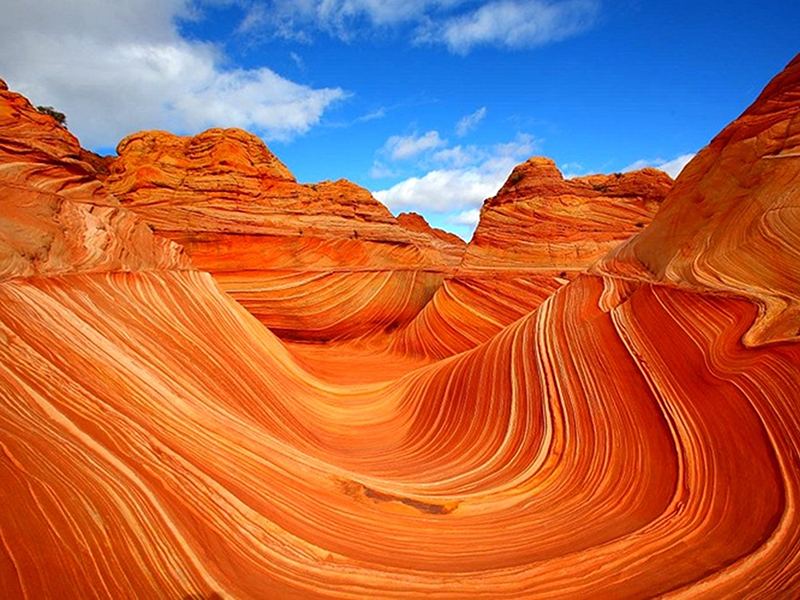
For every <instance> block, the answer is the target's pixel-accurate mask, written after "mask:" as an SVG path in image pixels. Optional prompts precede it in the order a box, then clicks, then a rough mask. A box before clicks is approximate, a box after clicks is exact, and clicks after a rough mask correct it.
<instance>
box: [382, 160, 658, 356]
mask: <svg viewBox="0 0 800 600" xmlns="http://www.w3.org/2000/svg"><path fill="white" fill-rule="evenodd" d="M671 187H672V179H671V178H670V177H669V175H667V174H666V173H664V172H662V171H658V170H656V169H642V170H639V171H634V172H632V173H616V174H613V175H589V176H585V177H576V178H573V179H567V180H565V179H564V177H563V176H562V175H561V172H560V171H559V170H558V168H557V167H556V165H555V163H554V162H553V161H552V160H550V159H548V158H532V159H530V160H528V161H527V162H525V163H523V164H521V165H519V166H517V167H516V168H515V169H514V171H513V172H512V173H511V175H510V176H509V178H508V180H507V181H506V183H505V185H504V186H503V187H502V188H501V189H500V191H499V192H498V194H497V195H496V196H494V197H493V198H489V199H488V200H486V201H485V202H484V204H483V208H482V210H481V216H480V222H479V223H478V227H477V229H476V231H475V234H474V236H473V238H472V240H471V241H470V243H469V245H468V246H467V249H466V252H465V253H464V256H463V259H462V261H461V263H460V265H459V267H458V269H457V270H456V272H455V274H454V276H453V277H451V278H448V279H446V280H445V281H444V283H443V285H442V287H441V288H440V289H439V290H438V291H437V292H436V294H435V295H434V296H433V298H432V300H431V302H429V303H428V304H427V305H426V306H425V307H424V308H423V310H422V311H421V312H420V314H419V315H418V317H417V318H416V319H415V320H414V321H413V322H411V323H409V325H408V326H406V327H405V328H404V329H403V331H402V332H401V333H400V334H399V335H396V336H394V340H393V342H392V345H393V348H395V349H396V350H397V351H399V352H403V353H414V354H420V355H423V356H430V357H434V358H444V357H446V356H451V355H453V354H457V353H459V352H463V351H464V350H468V349H470V348H474V347H475V346H477V345H478V344H480V343H483V342H485V341H487V340H488V339H489V338H491V337H492V336H493V335H495V334H496V333H498V332H499V331H500V330H501V329H502V328H503V327H505V326H507V325H509V324H511V323H513V322H514V321H516V320H517V319H520V318H521V317H523V316H524V315H526V314H528V313H529V312H531V311H532V310H534V309H535V308H537V307H538V306H539V305H540V304H541V303H542V302H543V301H544V300H545V299H546V298H547V297H548V296H550V295H552V294H553V293H554V292H555V291H556V290H558V289H559V288H560V287H561V286H562V285H564V284H566V283H567V282H568V281H570V280H572V279H574V278H575V277H576V276H577V275H579V274H580V273H582V272H584V271H585V270H586V269H587V268H588V267H590V266H591V265H592V264H594V263H595V262H596V261H597V260H598V259H600V258H601V257H603V256H604V255H605V254H607V253H608V252H609V251H610V250H612V249H613V248H614V247H615V246H617V245H618V244H619V243H620V242H622V241H624V240H627V239H628V238H629V237H631V236H632V235H634V234H636V233H638V232H639V231H641V230H642V229H643V228H644V227H645V226H646V225H647V224H648V223H650V221H651V220H652V218H653V215H655V213H656V211H657V210H658V207H659V205H660V203H661V201H662V200H663V199H664V197H665V196H666V194H667V192H668V191H669V190H670V189H671Z"/></svg>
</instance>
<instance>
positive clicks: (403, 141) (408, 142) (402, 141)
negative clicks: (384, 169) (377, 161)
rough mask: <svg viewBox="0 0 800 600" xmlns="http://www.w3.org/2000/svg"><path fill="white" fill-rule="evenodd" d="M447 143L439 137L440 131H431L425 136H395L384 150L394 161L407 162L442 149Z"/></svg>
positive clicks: (387, 142) (389, 140) (388, 141)
mask: <svg viewBox="0 0 800 600" xmlns="http://www.w3.org/2000/svg"><path fill="white" fill-rule="evenodd" d="M446 144H447V142H446V141H445V140H443V139H442V138H440V137H439V132H438V131H429V132H427V133H425V134H423V135H417V134H415V133H414V134H411V135H393V136H392V137H390V138H389V139H388V140H386V144H385V145H384V150H385V151H386V153H387V154H388V155H389V156H390V157H391V159H392V160H407V159H409V158H414V157H415V156H417V155H419V154H421V153H423V152H425V151H427V150H433V149H435V148H441V147H442V146H444V145H446Z"/></svg>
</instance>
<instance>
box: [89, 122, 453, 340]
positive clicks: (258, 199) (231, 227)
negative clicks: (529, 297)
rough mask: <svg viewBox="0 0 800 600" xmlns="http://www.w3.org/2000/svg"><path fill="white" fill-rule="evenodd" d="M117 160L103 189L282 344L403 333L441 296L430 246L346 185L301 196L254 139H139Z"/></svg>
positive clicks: (227, 133) (157, 135) (210, 134)
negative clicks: (383, 331) (206, 273)
mask: <svg viewBox="0 0 800 600" xmlns="http://www.w3.org/2000/svg"><path fill="white" fill-rule="evenodd" d="M117 152H118V154H119V156H118V157H117V158H116V159H115V160H113V161H112V162H111V163H110V166H109V174H108V176H107V177H106V178H105V184H106V186H107V187H108V189H109V190H110V191H111V192H112V193H113V194H114V195H115V196H116V197H117V198H119V199H120V200H121V201H122V203H123V204H124V205H125V206H126V207H128V208H130V209H131V210H132V211H134V212H135V213H137V214H138V215H139V216H140V217H141V218H142V219H143V220H144V221H145V222H147V223H148V224H149V225H150V226H151V227H152V228H153V229H154V231H155V232H156V233H158V234H159V235H163V236H165V237H168V238H169V239H171V240H174V241H175V242H178V243H179V244H180V245H181V246H182V247H183V248H185V250H186V252H187V254H188V255H189V256H190V257H191V259H192V262H193V264H194V265H195V266H196V267H197V268H198V269H202V270H205V271H209V272H210V273H212V274H213V275H214V277H215V278H216V280H217V281H218V283H219V284H220V285H221V286H222V288H223V289H224V290H225V291H226V292H228V293H230V294H231V295H232V296H233V297H234V298H236V299H237V300H238V301H239V302H241V303H242V305H244V306H245V307H246V308H247V309H248V310H249V311H250V312H251V313H253V314H254V315H255V316H256V317H258V318H259V319H260V320H261V321H262V322H263V323H264V324H265V325H267V326H268V327H270V328H271V329H272V330H273V331H275V332H277V333H279V334H280V335H281V336H283V337H286V338H287V339H295V340H305V341H314V340H316V341H324V340H330V339H339V338H351V337H358V336H360V335H363V334H365V333H367V332H372V331H374V330H376V329H378V330H380V329H390V330H391V329H394V328H397V327H399V326H400V325H402V324H404V323H406V322H408V321H410V320H411V319H412V318H413V317H414V315H416V313H417V312H418V311H419V310H420V308H421V307H422V306H424V305H425V304H426V303H427V301H428V300H429V299H430V297H431V295H432V294H433V293H434V292H435V290H436V289H437V288H438V287H439V286H440V285H441V282H442V278H443V274H444V272H445V271H446V269H447V266H446V261H445V259H444V258H443V257H442V254H441V253H440V252H439V250H438V249H437V247H436V246H434V238H432V236H430V235H428V234H426V233H419V232H416V231H412V230H408V229H405V228H403V227H401V226H400V225H399V224H398V223H397V221H396V220H395V218H394V217H393V216H392V215H391V213H390V212H389V211H388V210H387V209H386V207H385V206H383V205H382V204H381V203H380V202H378V201H377V200H375V199H374V198H373V197H372V196H371V195H370V193H369V192H368V191H367V190H365V189H363V188H361V187H359V186H356V185H355V184H352V183H350V182H348V181H344V180H340V181H335V182H331V181H326V182H322V183H318V184H312V185H300V184H298V183H297V182H296V181H295V179H294V177H293V176H292V174H291V173H290V172H289V170H288V169H287V168H286V167H285V166H284V165H283V164H282V163H281V162H280V161H279V160H278V159H277V158H276V157H275V156H274V155H273V154H272V153H271V152H270V151H269V150H268V149H267V148H266V146H265V145H264V144H263V142H261V141H260V140H259V139H258V138H256V137H255V136H253V135H251V134H249V133H246V132H244V131H241V130H238V129H225V130H223V129H211V130H209V131H206V132H204V133H201V134H199V135H196V136H194V137H179V136H175V135H171V134H168V133H165V132H157V131H155V132H153V131H151V132H142V133H137V134H135V135H132V136H129V137H127V138H126V139H124V140H123V141H122V142H120V144H119V146H118V148H117ZM437 244H438V245H439V246H441V245H443V244H441V243H438V240H437Z"/></svg>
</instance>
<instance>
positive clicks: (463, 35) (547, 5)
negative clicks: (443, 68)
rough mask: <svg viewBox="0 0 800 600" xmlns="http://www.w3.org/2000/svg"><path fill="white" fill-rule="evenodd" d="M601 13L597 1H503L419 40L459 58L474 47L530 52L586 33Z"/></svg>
mask: <svg viewBox="0 0 800 600" xmlns="http://www.w3.org/2000/svg"><path fill="white" fill-rule="evenodd" d="M598 13H599V3H598V2H597V1H596V0H564V1H562V2H554V1H547V0H500V1H498V2H489V3H487V4H484V5H483V6H481V7H479V8H478V9H476V10H474V11H472V12H469V13H466V14H462V15H458V16H456V17H452V18H449V19H446V20H445V21H444V22H442V23H433V24H432V26H431V27H429V30H428V31H426V32H425V33H424V34H422V35H421V36H420V39H422V40H423V41H434V42H443V43H444V44H446V45H447V47H448V48H449V49H450V50H451V51H452V52H455V53H457V54H466V53H468V52H469V51H470V50H471V49H472V48H474V47H475V46H499V47H506V48H530V47H534V46H541V45H544V44H547V43H551V42H557V41H560V40H563V39H566V38H568V37H572V36H574V35H577V34H579V33H582V32H584V31H586V30H587V29H589V28H590V27H592V26H593V25H594V23H595V21H596V19H597V16H598Z"/></svg>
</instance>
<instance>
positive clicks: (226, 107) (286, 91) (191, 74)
mask: <svg viewBox="0 0 800 600" xmlns="http://www.w3.org/2000/svg"><path fill="white" fill-rule="evenodd" d="M197 6H198V3H196V2H192V1H191V0H166V1H162V0H135V1H134V0H120V1H119V2H113V3H102V2H101V3H98V2H95V1H93V0H72V1H70V2H55V3H53V2H47V1H46V0H30V1H28V2H24V3H18V2H15V1H14V0H0V12H1V13H2V14H6V15H10V14H13V15H14V18H13V19H12V18H9V19H2V20H0V72H2V73H3V77H4V78H5V79H6V81H7V82H8V84H9V86H10V87H11V88H12V89H15V90H17V91H20V92H22V93H24V94H26V95H27V96H28V97H29V98H30V99H31V100H32V101H33V102H34V103H37V104H49V105H53V106H55V107H57V108H58V109H59V110H61V111H62V112H64V113H66V114H67V117H68V119H69V123H70V129H71V130H72V131H73V132H74V133H76V135H78V136H79V137H80V138H81V141H82V142H83V143H84V144H85V145H88V146H90V147H108V146H114V145H116V143H117V142H118V141H119V140H120V139H121V138H122V137H124V136H125V135H128V134H129V133H132V132H134V131H137V130H141V129H156V128H163V129H170V130H172V131H177V132H186V133H188V132H193V131H197V130H200V129H204V128H207V127H211V126H221V127H226V126H235V127H242V128H247V129H251V130H254V131H256V132H258V133H259V134H261V135H262V136H264V137H266V138H268V139H288V138H291V137H292V136H295V135H298V134H302V133H303V132H305V131H307V130H308V129H309V128H311V127H313V126H314V125H315V124H317V123H318V122H319V121H320V119H321V117H322V115H323V114H324V112H325V111H326V110H328V109H329V108H330V106H331V105H332V104H333V103H335V102H336V101H338V100H342V99H343V98H345V97H347V93H346V92H345V91H344V90H342V89H340V88H313V87H310V86H307V85H303V84H300V83H296V82H293V81H291V80H289V79H286V78H285V77H282V76H280V75H278V74H277V73H275V72H274V71H272V70H270V69H269V68H266V67H262V68H255V69H234V68H228V67H227V66H226V62H227V61H226V57H225V55H224V53H223V52H222V50H221V49H220V48H219V47H217V46H215V45H213V44H208V43H202V42H197V41H190V40H186V39H183V38H182V37H181V35H180V33H179V30H178V27H177V25H176V23H177V22H178V21H179V20H180V19H187V18H196V17H197V12H196V11H197Z"/></svg>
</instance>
